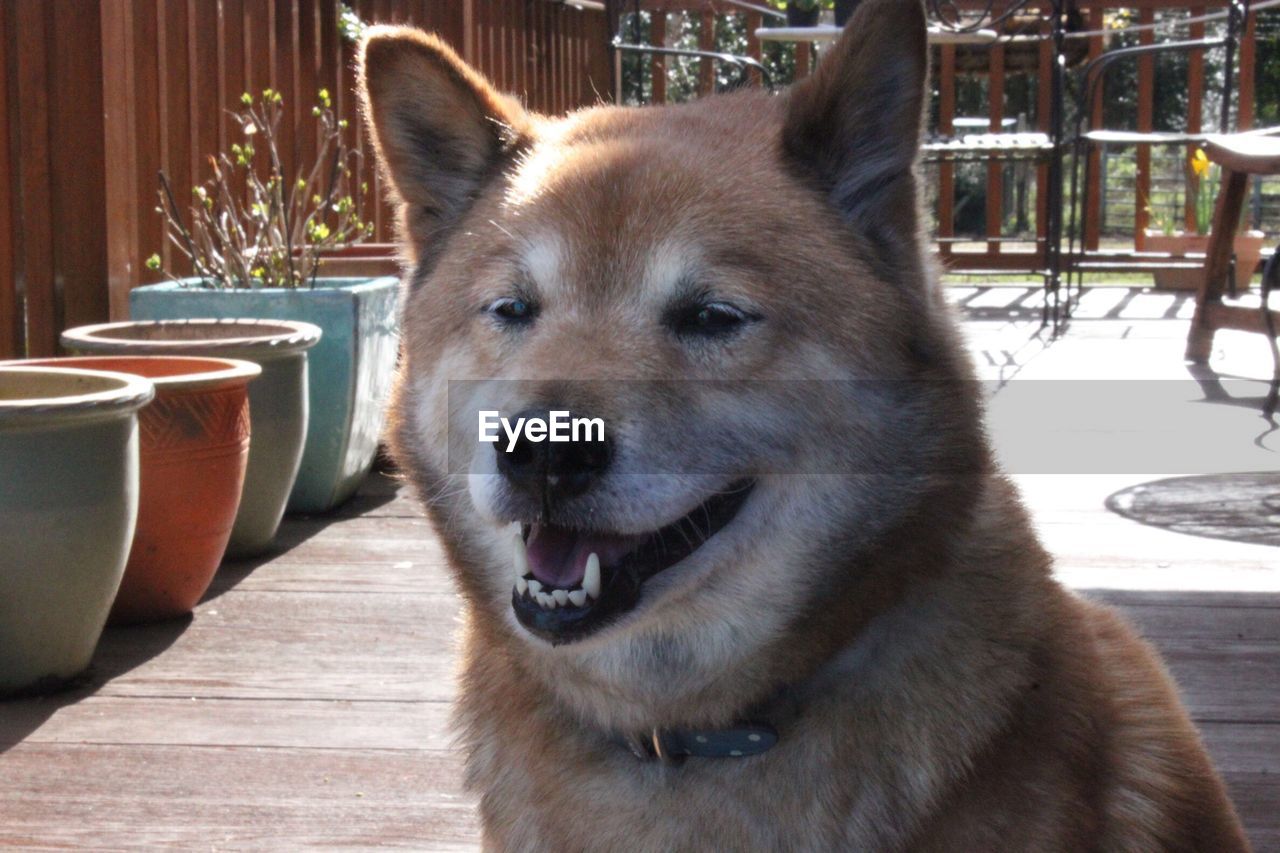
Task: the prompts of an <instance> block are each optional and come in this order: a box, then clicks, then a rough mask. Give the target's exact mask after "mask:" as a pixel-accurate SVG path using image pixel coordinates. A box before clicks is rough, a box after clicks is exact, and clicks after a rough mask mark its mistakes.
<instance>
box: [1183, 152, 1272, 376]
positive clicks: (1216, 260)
mask: <svg viewBox="0 0 1280 853" xmlns="http://www.w3.org/2000/svg"><path fill="white" fill-rule="evenodd" d="M1204 151H1205V154H1206V155H1208V157H1209V159H1210V160H1212V161H1213V162H1215V163H1217V164H1219V165H1220V166H1221V167H1222V184H1221V188H1220V189H1219V191H1218V201H1217V204H1216V207H1215V209H1214V214H1213V229H1212V231H1211V232H1210V237H1209V251H1208V253H1207V256H1206V257H1205V263H1204V278H1203V279H1202V280H1201V282H1200V289H1199V291H1198V292H1197V294H1196V313H1195V318H1194V319H1193V320H1192V321H1191V331H1190V332H1189V333H1188V335H1187V359H1188V360H1190V361H1194V362H1200V363H1203V362H1206V361H1208V360H1209V351H1210V350H1211V349H1212V347H1213V336H1214V333H1215V332H1217V330H1218V329H1238V330H1241V331H1245V332H1257V333H1259V334H1263V335H1266V336H1267V338H1268V340H1269V341H1270V343H1271V352H1272V356H1273V357H1274V358H1275V359H1276V364H1277V367H1278V371H1280V350H1278V349H1277V344H1276V336H1277V328H1280V310H1274V309H1272V308H1271V307H1270V306H1269V304H1268V300H1267V297H1268V295H1269V288H1268V287H1267V286H1266V284H1265V283H1264V286H1263V289H1262V291H1263V292H1262V306H1261V308H1258V309H1254V308H1246V307H1243V306H1239V305H1226V304H1224V303H1223V301H1222V294H1223V289H1224V282H1225V280H1226V278H1227V276H1228V274H1229V270H1230V265H1231V246H1232V238H1233V237H1234V236H1235V232H1236V223H1238V222H1239V221H1240V210H1241V207H1242V205H1243V204H1244V198H1245V189H1246V188H1247V186H1248V183H1249V176H1250V175H1275V174H1280V137H1276V136H1268V135H1265V134H1263V133H1237V134H1232V135H1229V136H1214V137H1210V138H1209V139H1208V140H1206V141H1205V143H1204Z"/></svg>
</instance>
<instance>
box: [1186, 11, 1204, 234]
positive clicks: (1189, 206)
mask: <svg viewBox="0 0 1280 853" xmlns="http://www.w3.org/2000/svg"><path fill="white" fill-rule="evenodd" d="M1188 11H1189V14H1190V15H1191V17H1193V18H1198V17H1200V16H1201V15H1203V14H1204V7H1203V6H1197V7H1193V8H1192V9H1190V10H1188ZM1188 35H1190V37H1191V38H1193V39H1199V38H1204V23H1203V22H1201V23H1196V24H1192V25H1191V28H1190V31H1189V33H1188ZM1203 110H1204V51H1202V50H1193V51H1191V53H1190V54H1189V55H1188V56H1187V133H1190V134H1196V133H1199V132H1200V126H1201V113H1202V112H1203ZM1195 151H1196V146H1195V145H1188V146H1187V150H1186V162H1185V163H1184V164H1183V174H1184V176H1186V175H1190V174H1191V158H1192V157H1193V156H1195ZM1184 180H1187V179H1186V178H1185V177H1184ZM1187 188H1188V189H1190V185H1189V184H1188V186H1187ZM1182 224H1183V227H1184V228H1185V229H1186V230H1187V231H1188V232H1194V231H1195V230H1196V198H1195V194H1194V193H1191V192H1186V193H1184V194H1183V199H1182Z"/></svg>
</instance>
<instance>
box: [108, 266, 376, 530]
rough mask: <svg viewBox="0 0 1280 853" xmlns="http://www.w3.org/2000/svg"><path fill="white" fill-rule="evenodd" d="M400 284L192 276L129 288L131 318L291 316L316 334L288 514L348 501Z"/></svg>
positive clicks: (372, 427) (360, 471) (370, 450)
mask: <svg viewBox="0 0 1280 853" xmlns="http://www.w3.org/2000/svg"><path fill="white" fill-rule="evenodd" d="M399 290H400V287H399V281H398V280H397V279H395V278H393V277H383V278H374V279H357V278H321V279H319V281H318V284H317V286H316V287H315V288H314V289H306V288H303V289H299V290H285V289H276V288H271V289H267V288H263V289H259V290H211V289H208V288H203V287H200V286H199V280H198V279H190V280H188V281H186V282H167V283H165V284H153V285H147V286H145V287H139V288H135V289H134V290H133V291H132V292H131V293H130V294H129V308H130V313H131V315H132V317H133V319H134V320H182V319H188V318H193V317H212V318H217V319H227V318H240V319H254V318H257V319H266V320H299V321H302V322H306V323H313V324H315V325H316V326H319V327H320V329H321V331H322V332H323V335H322V337H321V339H320V342H319V343H318V344H316V346H315V347H314V348H313V349H312V350H311V351H310V353H309V361H310V363H309V365H308V373H309V385H310V414H311V421H310V426H309V427H308V430H307V441H306V446H305V449H304V450H303V453H302V464H301V467H300V469H299V471H298V479H297V481H296V482H295V483H294V487H293V492H292V493H291V495H290V496H289V506H288V508H289V510H290V511H292V512H324V511H326V510H329V509H332V508H333V507H335V506H337V505H338V504H340V503H342V502H343V501H345V500H347V498H349V497H351V496H352V495H353V494H354V493H355V490H356V488H357V487H359V485H360V483H361V481H362V480H363V479H364V477H365V475H366V474H368V473H369V469H370V467H372V465H373V458H374V456H375V454H376V453H377V450H378V439H379V438H380V436H381V434H382V425H383V418H384V414H385V408H386V401H387V396H388V394H389V393H390V390H391V379H392V374H393V373H394V371H395V362H396V354H397V346H398V341H399V336H398V313H397V305H398V302H399Z"/></svg>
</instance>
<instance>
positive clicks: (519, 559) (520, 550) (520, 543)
mask: <svg viewBox="0 0 1280 853" xmlns="http://www.w3.org/2000/svg"><path fill="white" fill-rule="evenodd" d="M513 538H514V539H515V547H514V550H513V551H512V552H511V553H512V560H513V562H514V563H515V566H514V567H515V571H516V580H517V581H518V580H520V578H522V577H525V576H526V575H528V574H529V553H528V552H527V551H526V550H525V546H524V540H523V539H521V538H520V537H519V536H515V537H513Z"/></svg>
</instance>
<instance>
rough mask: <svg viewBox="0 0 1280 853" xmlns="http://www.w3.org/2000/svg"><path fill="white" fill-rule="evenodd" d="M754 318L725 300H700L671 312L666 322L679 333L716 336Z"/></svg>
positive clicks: (733, 329)
mask: <svg viewBox="0 0 1280 853" xmlns="http://www.w3.org/2000/svg"><path fill="white" fill-rule="evenodd" d="M755 319H758V318H757V317H756V316H755V315H753V314H749V313H747V312H746V311H743V310H742V309H741V308H739V307H737V306H736V305H730V304H729V303H727V302H700V303H697V304H694V305H688V306H685V307H683V308H681V309H679V310H677V311H675V312H673V315H672V316H671V317H670V318H669V320H668V323H669V324H670V326H671V328H672V329H673V330H674V331H675V332H676V334H679V335H696V336H700V337H716V336H720V335H727V334H730V333H732V332H735V331H737V330H738V329H739V328H741V327H742V326H743V325H745V324H747V323H749V322H751V321H752V320H755Z"/></svg>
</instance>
